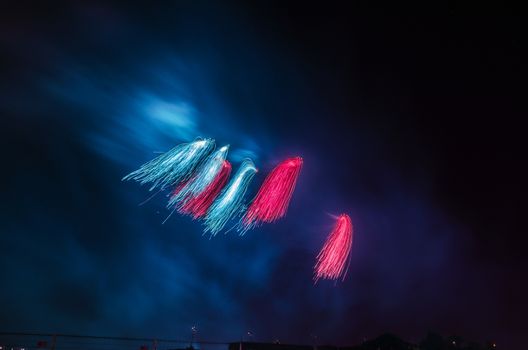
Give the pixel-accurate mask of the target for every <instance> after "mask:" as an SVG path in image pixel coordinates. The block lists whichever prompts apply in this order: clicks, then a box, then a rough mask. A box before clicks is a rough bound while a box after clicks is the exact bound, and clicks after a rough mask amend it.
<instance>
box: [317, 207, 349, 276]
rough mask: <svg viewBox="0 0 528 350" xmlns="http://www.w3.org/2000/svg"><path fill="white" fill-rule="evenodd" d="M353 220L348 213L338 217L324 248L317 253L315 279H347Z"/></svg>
mask: <svg viewBox="0 0 528 350" xmlns="http://www.w3.org/2000/svg"><path fill="white" fill-rule="evenodd" d="M352 237H353V228H352V220H351V219H350V216H348V215H347V214H341V215H340V216H339V218H338V219H337V222H336V224H335V226H334V229H333V230H332V232H330V235H328V238H327V239H326V242H325V244H324V246H323V249H321V251H320V252H319V254H318V255H317V262H316V264H315V267H314V280H315V282H316V283H317V281H318V280H319V279H320V278H323V279H333V280H337V279H339V278H342V279H343V280H344V279H345V276H346V273H347V269H348V261H349V257H350V250H351V249H352Z"/></svg>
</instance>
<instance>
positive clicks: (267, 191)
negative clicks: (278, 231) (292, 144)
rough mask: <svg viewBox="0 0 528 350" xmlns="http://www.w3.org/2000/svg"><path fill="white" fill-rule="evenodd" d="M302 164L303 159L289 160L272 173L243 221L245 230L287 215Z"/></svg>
mask: <svg viewBox="0 0 528 350" xmlns="http://www.w3.org/2000/svg"><path fill="white" fill-rule="evenodd" d="M302 163H303V160H302V158H301V157H294V158H289V159H286V160H285V161H283V162H282V163H280V164H279V165H277V166H276V167H275V169H273V170H272V171H271V173H270V174H269V175H268V176H267V177H266V180H264V183H263V184H262V186H261V187H260V189H259V191H258V193H257V195H256V196H255V199H253V202H252V203H251V205H250V206H249V208H248V210H247V212H246V214H245V216H244V218H243V219H242V226H243V228H244V230H247V229H249V228H251V227H254V226H258V225H260V224H261V223H263V222H268V223H269V222H273V221H275V220H277V219H280V218H281V217H283V216H284V215H286V211H287V209H288V205H289V203H290V199H291V197H292V194H293V190H294V189H295V183H296V182H297V177H298V176H299V173H300V171H301V168H302Z"/></svg>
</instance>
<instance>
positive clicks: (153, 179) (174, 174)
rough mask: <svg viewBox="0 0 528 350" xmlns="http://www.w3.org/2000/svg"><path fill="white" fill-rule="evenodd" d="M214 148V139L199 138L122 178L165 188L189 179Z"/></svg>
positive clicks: (177, 147) (175, 148) (160, 188)
mask: <svg viewBox="0 0 528 350" xmlns="http://www.w3.org/2000/svg"><path fill="white" fill-rule="evenodd" d="M213 149H214V140H212V139H203V140H202V139H197V140H195V141H193V142H190V143H183V144H180V145H178V146H176V147H174V148H173V149H171V150H170V151H168V152H165V153H163V154H162V155H160V156H158V157H156V158H154V159H152V160H151V161H149V162H147V163H145V164H143V165H142V166H141V167H140V168H139V169H138V170H136V171H133V172H131V173H130V174H128V175H127V176H125V177H123V179H122V180H123V181H124V180H135V181H137V182H139V183H140V184H141V185H143V184H146V183H152V186H151V187H150V189H149V191H152V190H153V189H155V188H159V190H164V189H165V188H166V187H168V186H172V185H175V184H177V183H179V182H181V181H184V180H186V179H188V178H189V176H190V175H191V174H192V172H193V171H194V169H195V168H196V167H197V166H198V165H199V164H200V162H201V161H202V160H203V159H204V158H205V157H207V155H208V154H209V153H211V151H212V150H213Z"/></svg>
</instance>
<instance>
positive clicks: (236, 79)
mask: <svg viewBox="0 0 528 350" xmlns="http://www.w3.org/2000/svg"><path fill="white" fill-rule="evenodd" d="M0 13H1V15H0V52H1V55H0V115H1V116H2V127H1V129H0V137H1V138H0V140H1V141H0V142H1V143H2V144H1V147H0V149H1V152H2V154H1V162H2V171H1V172H0V180H1V183H2V198H1V203H2V210H1V211H0V281H1V284H2V287H1V288H0V308H1V310H2V311H1V312H0V330H4V331H43V332H48V331H49V332H65V333H67V332H70V333H86V334H97V335H136V336H164V337H173V338H174V337H180V336H184V335H187V334H188V332H189V331H188V330H189V328H190V327H191V326H192V325H197V327H198V328H199V329H200V335H201V337H202V338H204V339H220V340H228V341H229V340H236V339H239V338H240V335H241V334H243V333H245V332H246V330H248V329H250V330H252V331H253V333H254V334H255V339H257V340H262V341H270V340H272V339H275V338H279V339H281V340H282V341H288V342H298V343H309V342H311V339H310V334H317V335H318V336H319V338H320V339H321V341H322V342H325V343H333V344H354V343H356V342H358V341H360V340H361V339H363V337H372V336H376V335H378V334H380V333H382V332H385V331H391V332H394V333H397V334H400V335H401V336H402V337H404V338H406V339H408V340H411V341H418V340H419V339H420V338H421V337H423V336H424V335H425V333H426V332H427V331H428V330H435V331H437V332H440V333H442V334H444V335H449V334H459V335H462V336H464V337H467V338H469V339H475V340H479V341H485V340H489V339H497V340H498V342H499V344H503V345H504V348H514V347H515V346H518V344H520V342H521V339H522V337H523V334H524V333H525V330H526V329H525V327H524V326H523V324H525V318H526V314H527V313H528V308H527V303H526V297H525V296H526V294H527V292H528V286H527V282H526V267H527V258H526V248H525V244H524V243H525V241H526V238H525V233H526V229H525V225H523V223H522V218H523V217H524V216H525V212H526V201H525V198H524V197H525V196H524V195H525V194H526V192H527V191H526V186H525V179H526V178H527V176H526V175H527V174H526V172H525V171H524V169H523V166H524V163H525V162H526V146H525V142H526V141H525V140H526V129H525V128H523V127H522V126H521V117H523V116H525V115H526V114H522V113H521V91H524V90H525V89H524V86H525V81H522V83H521V78H520V76H521V72H522V71H524V70H525V69H524V68H525V67H524V65H525V62H526V59H525V57H523V56H521V51H522V45H524V44H522V43H523V40H524V38H523V37H522V36H521V32H522V28H521V24H522V20H521V17H520V16H517V15H516V13H515V11H511V12H509V13H506V11H503V10H499V9H465V8H459V7H457V6H439V7H433V6H431V7H428V8H419V9H417V8H414V9H413V10H412V11H410V10H407V9H403V8H394V9H392V8H387V9H372V8H371V9H366V8H360V7H355V8H345V7H338V6H333V5H331V4H330V3H327V2H323V3H320V4H318V5H314V6H310V5H307V4H304V5H303V6H298V5H294V4H284V3H281V2H277V3H269V2H265V3H264V4H261V5H259V6H256V5H252V6H249V5H247V4H244V3H243V2H241V3H239V4H234V3H229V4H227V3H224V4H220V3H219V2H215V3H214V4H206V3H201V2H189V3H178V2H174V3H169V4H167V3H158V4H154V3H152V4H143V5H140V6H138V5H127V6H123V5H117V4H110V3H103V2H95V1H89V2H88V1H87V2H71V3H69V4H68V5H62V6H59V5H57V4H55V5H49V4H47V3H46V2H42V3H39V4H32V3H22V4H18V5H17V6H12V5H11V6H10V5H5V4H4V5H2V9H1V10H0ZM397 13H403V15H402V14H397ZM477 13H478V14H477ZM523 95H524V94H523ZM523 97H524V96H523ZM524 98H525V97H524ZM196 136H205V137H213V138H215V139H216V140H217V144H219V145H221V144H227V143H229V144H231V151H230V155H229V159H230V160H231V161H232V162H233V163H234V167H235V168H236V167H237V166H238V164H239V163H240V160H241V159H242V158H243V157H245V156H251V157H252V158H253V159H254V161H255V162H256V164H257V166H258V167H259V169H260V170H261V171H260V172H259V174H258V176H257V177H256V178H255V180H254V184H253V186H252V189H251V192H252V193H255V191H256V189H257V188H258V185H259V184H260V183H262V181H263V179H264V176H265V174H266V173H267V172H269V170H270V169H271V168H272V167H273V166H274V165H275V164H276V163H277V162H278V161H280V160H282V159H284V158H286V157H288V156H295V155H300V156H302V157H303V158H304V168H303V172H302V174H301V177H300V179H299V183H298V187H297V189H296V192H295V194H294V197H293V200H292V204H291V206H290V210H289V213H288V215H287V217H286V218H284V219H283V220H281V221H280V222H278V223H276V224H273V225H268V226H264V227H261V228H259V229H256V230H254V231H250V232H249V233H248V234H247V235H246V236H245V237H243V238H240V237H238V236H237V235H235V234H232V233H229V234H227V235H225V236H224V235H220V236H218V237H216V238H214V239H212V240H209V239H207V238H206V237H202V235H201V229H202V228H201V226H200V224H199V223H197V222H193V221H191V220H190V219H187V218H184V217H178V216H174V217H172V218H171V219H170V220H169V221H168V222H167V223H166V224H164V225H162V224H161V222H162V221H163V219H164V218H165V216H166V215H167V211H166V210H165V208H164V205H165V197H163V196H158V197H156V198H154V199H153V200H151V201H150V202H148V203H147V204H146V205H144V206H138V203H140V202H142V201H143V200H144V199H145V198H146V197H148V191H147V189H146V188H142V187H140V186H139V185H137V184H135V183H123V182H121V181H120V179H121V178H122V177H123V175H125V174H127V173H128V172H130V171H132V170H134V169H135V168H137V167H138V166H139V165H140V164H142V163H143V162H145V161H147V160H149V159H151V158H152V157H153V156H154V153H153V152H159V151H164V150H167V149H170V148H171V147H173V146H174V145H175V144H178V143H180V142H184V141H188V140H192V139H194V138H195V137H196ZM521 200H522V201H521ZM341 212H346V213H349V214H350V216H351V217H352V220H353V222H354V227H355V237H354V246H353V250H352V258H351V265H350V270H349V274H348V276H347V279H346V280H345V281H344V282H342V283H337V284H334V283H332V282H324V281H323V282H321V283H318V284H317V285H315V286H314V285H313V282H312V267H313V264H314V260H315V255H316V254H317V252H318V250H319V249H320V247H321V245H322V243H323V242H324V239H325V237H326V235H327V234H328V232H329V230H330V228H331V226H332V223H333V219H332V216H331V215H337V214H340V213H341Z"/></svg>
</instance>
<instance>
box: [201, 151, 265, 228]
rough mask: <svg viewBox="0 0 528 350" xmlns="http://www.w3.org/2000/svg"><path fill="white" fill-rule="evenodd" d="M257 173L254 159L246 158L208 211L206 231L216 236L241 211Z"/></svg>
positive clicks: (205, 223)
mask: <svg viewBox="0 0 528 350" xmlns="http://www.w3.org/2000/svg"><path fill="white" fill-rule="evenodd" d="M256 173H257V168H255V164H253V161H251V160H250V159H245V160H244V161H243V162H242V164H241V165H240V168H239V169H238V171H237V173H236V174H235V176H234V177H233V178H232V179H231V181H230V182H229V184H228V185H227V186H226V187H225V188H224V190H223V191H222V193H220V195H219V196H218V198H217V199H216V200H215V201H214V202H213V204H212V205H211V207H210V208H209V210H208V211H207V214H206V215H205V222H204V225H205V229H204V233H207V232H209V233H211V236H215V235H216V234H217V233H218V232H220V231H221V230H222V229H223V228H224V226H225V225H226V224H227V222H228V221H229V220H230V219H231V218H232V217H233V216H234V215H235V214H237V213H238V212H240V211H241V209H242V207H243V205H242V204H243V203H242V201H243V199H244V195H245V193H246V191H247V188H248V186H249V184H250V182H251V180H252V179H253V177H254V176H255V174H256Z"/></svg>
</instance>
